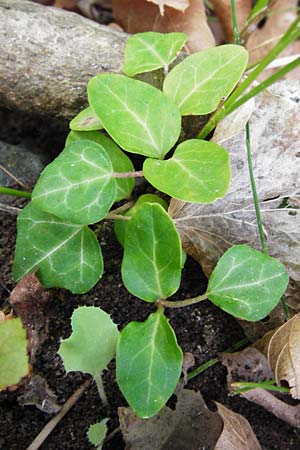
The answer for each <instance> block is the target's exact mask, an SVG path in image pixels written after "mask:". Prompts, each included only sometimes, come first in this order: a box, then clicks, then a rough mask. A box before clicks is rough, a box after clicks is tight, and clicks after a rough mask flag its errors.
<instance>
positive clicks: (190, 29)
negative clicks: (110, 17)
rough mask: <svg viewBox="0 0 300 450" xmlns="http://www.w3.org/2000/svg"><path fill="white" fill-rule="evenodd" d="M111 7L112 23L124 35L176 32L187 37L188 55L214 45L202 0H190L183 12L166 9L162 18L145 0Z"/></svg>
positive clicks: (121, 1) (118, 2)
mask: <svg viewBox="0 0 300 450" xmlns="http://www.w3.org/2000/svg"><path fill="white" fill-rule="evenodd" d="M170 1H171V0H170ZM112 5H113V13H114V17H115V19H116V21H117V22H118V23H119V24H120V25H121V26H122V28H123V29H124V31H126V32H127V33H139V32H143V31H160V32H162V33H169V32H174V31H180V32H183V33H186V34H187V35H188V36H189V39H188V42H187V44H186V45H185V49H186V50H188V51H189V52H191V53H193V52H197V51H200V50H203V49H205V48H209V47H214V45H215V41H214V37H213V35H212V32H211V30H210V28H209V26H208V24H207V18H206V14H205V7H204V3H203V0H190V1H189V6H188V8H186V9H185V11H184V12H181V11H176V9H174V8H170V7H169V6H166V7H165V9H164V15H163V16H161V14H160V12H159V8H158V7H157V5H154V4H153V3H150V2H145V0H113V1H112Z"/></svg>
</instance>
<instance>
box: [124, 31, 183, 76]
mask: <svg viewBox="0 0 300 450" xmlns="http://www.w3.org/2000/svg"><path fill="white" fill-rule="evenodd" d="M186 40H187V35H186V34H185V33H164V34H163V33H155V32H152V31H149V32H147V33H136V34H134V35H133V36H130V38H129V39H128V40H127V43H126V48H125V62H124V65H123V72H124V73H125V75H128V76H129V77H132V76H134V75H137V74H138V73H143V72H150V71H151V70H155V69H159V68H160V67H164V68H167V67H168V65H169V64H170V63H171V62H172V61H173V60H174V59H175V58H176V56H177V54H178V52H179V51H180V49H181V48H182V46H183V45H184V43H185V42H186Z"/></svg>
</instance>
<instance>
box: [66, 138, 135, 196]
mask: <svg viewBox="0 0 300 450" xmlns="http://www.w3.org/2000/svg"><path fill="white" fill-rule="evenodd" d="M78 140H88V141H93V142H96V144H100V145H101V146H102V147H103V148H104V150H105V151H106V153H107V156H108V157H109V159H110V162H111V164H112V166H113V170H114V172H132V171H134V167H133V164H132V162H131V161H130V159H129V158H128V156H127V155H125V153H124V152H122V150H121V149H120V148H119V147H118V146H117V144H115V143H114V141H113V140H112V139H110V138H108V137H107V136H104V134H102V133H99V132H97V131H71V132H70V133H69V134H68V137H67V140H66V145H68V144H71V143H72V142H75V141H78ZM115 180H116V183H117V197H116V200H115V201H116V202H119V201H120V200H123V199H125V198H129V197H130V195H131V192H132V191H133V188H134V185H135V182H134V179H133V178H116V179H115Z"/></svg>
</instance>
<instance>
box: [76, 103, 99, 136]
mask: <svg viewBox="0 0 300 450" xmlns="http://www.w3.org/2000/svg"><path fill="white" fill-rule="evenodd" d="M70 128H71V130H74V131H94V130H102V128H103V125H102V123H101V121H100V119H99V117H98V116H97V115H96V114H95V113H94V111H93V110H92V108H91V107H88V108H85V109H83V110H82V111H80V113H79V114H77V116H75V117H74V119H72V120H71V122H70Z"/></svg>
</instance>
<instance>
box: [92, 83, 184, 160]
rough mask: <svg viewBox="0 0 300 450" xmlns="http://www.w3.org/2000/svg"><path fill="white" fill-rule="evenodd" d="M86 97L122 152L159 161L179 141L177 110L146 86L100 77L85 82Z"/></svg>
mask: <svg viewBox="0 0 300 450" xmlns="http://www.w3.org/2000/svg"><path fill="white" fill-rule="evenodd" d="M88 96H89V102H90V104H91V106H92V108H93V110H94V111H95V112H96V114H97V115H98V116H99V117H100V120H101V122H102V123H103V125H104V128H105V129H106V131H107V132H108V133H109V134H110V135H111V137H112V138H113V139H114V140H115V141H116V143H117V144H118V145H120V147H122V148H123V149H124V150H127V151H129V152H132V153H138V154H140V155H145V156H149V157H152V158H163V157H164V155H165V154H166V153H167V152H168V151H169V150H170V149H171V148H172V147H173V145H174V144H175V142H176V141H177V139H178V137H179V134H180V129H181V117H180V113H179V110H178V108H177V107H176V105H174V104H173V103H172V102H171V101H170V100H169V99H168V98H167V97H166V96H165V95H164V94H163V93H162V92H161V91H159V90H158V89H156V88H154V87H153V86H150V85H149V84H147V83H144V82H142V81H138V80H133V79H131V78H127V77H125V76H124V75H116V74H112V75H107V74H101V75H97V76H96V77H94V78H92V79H91V80H90V81H89V84H88Z"/></svg>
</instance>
